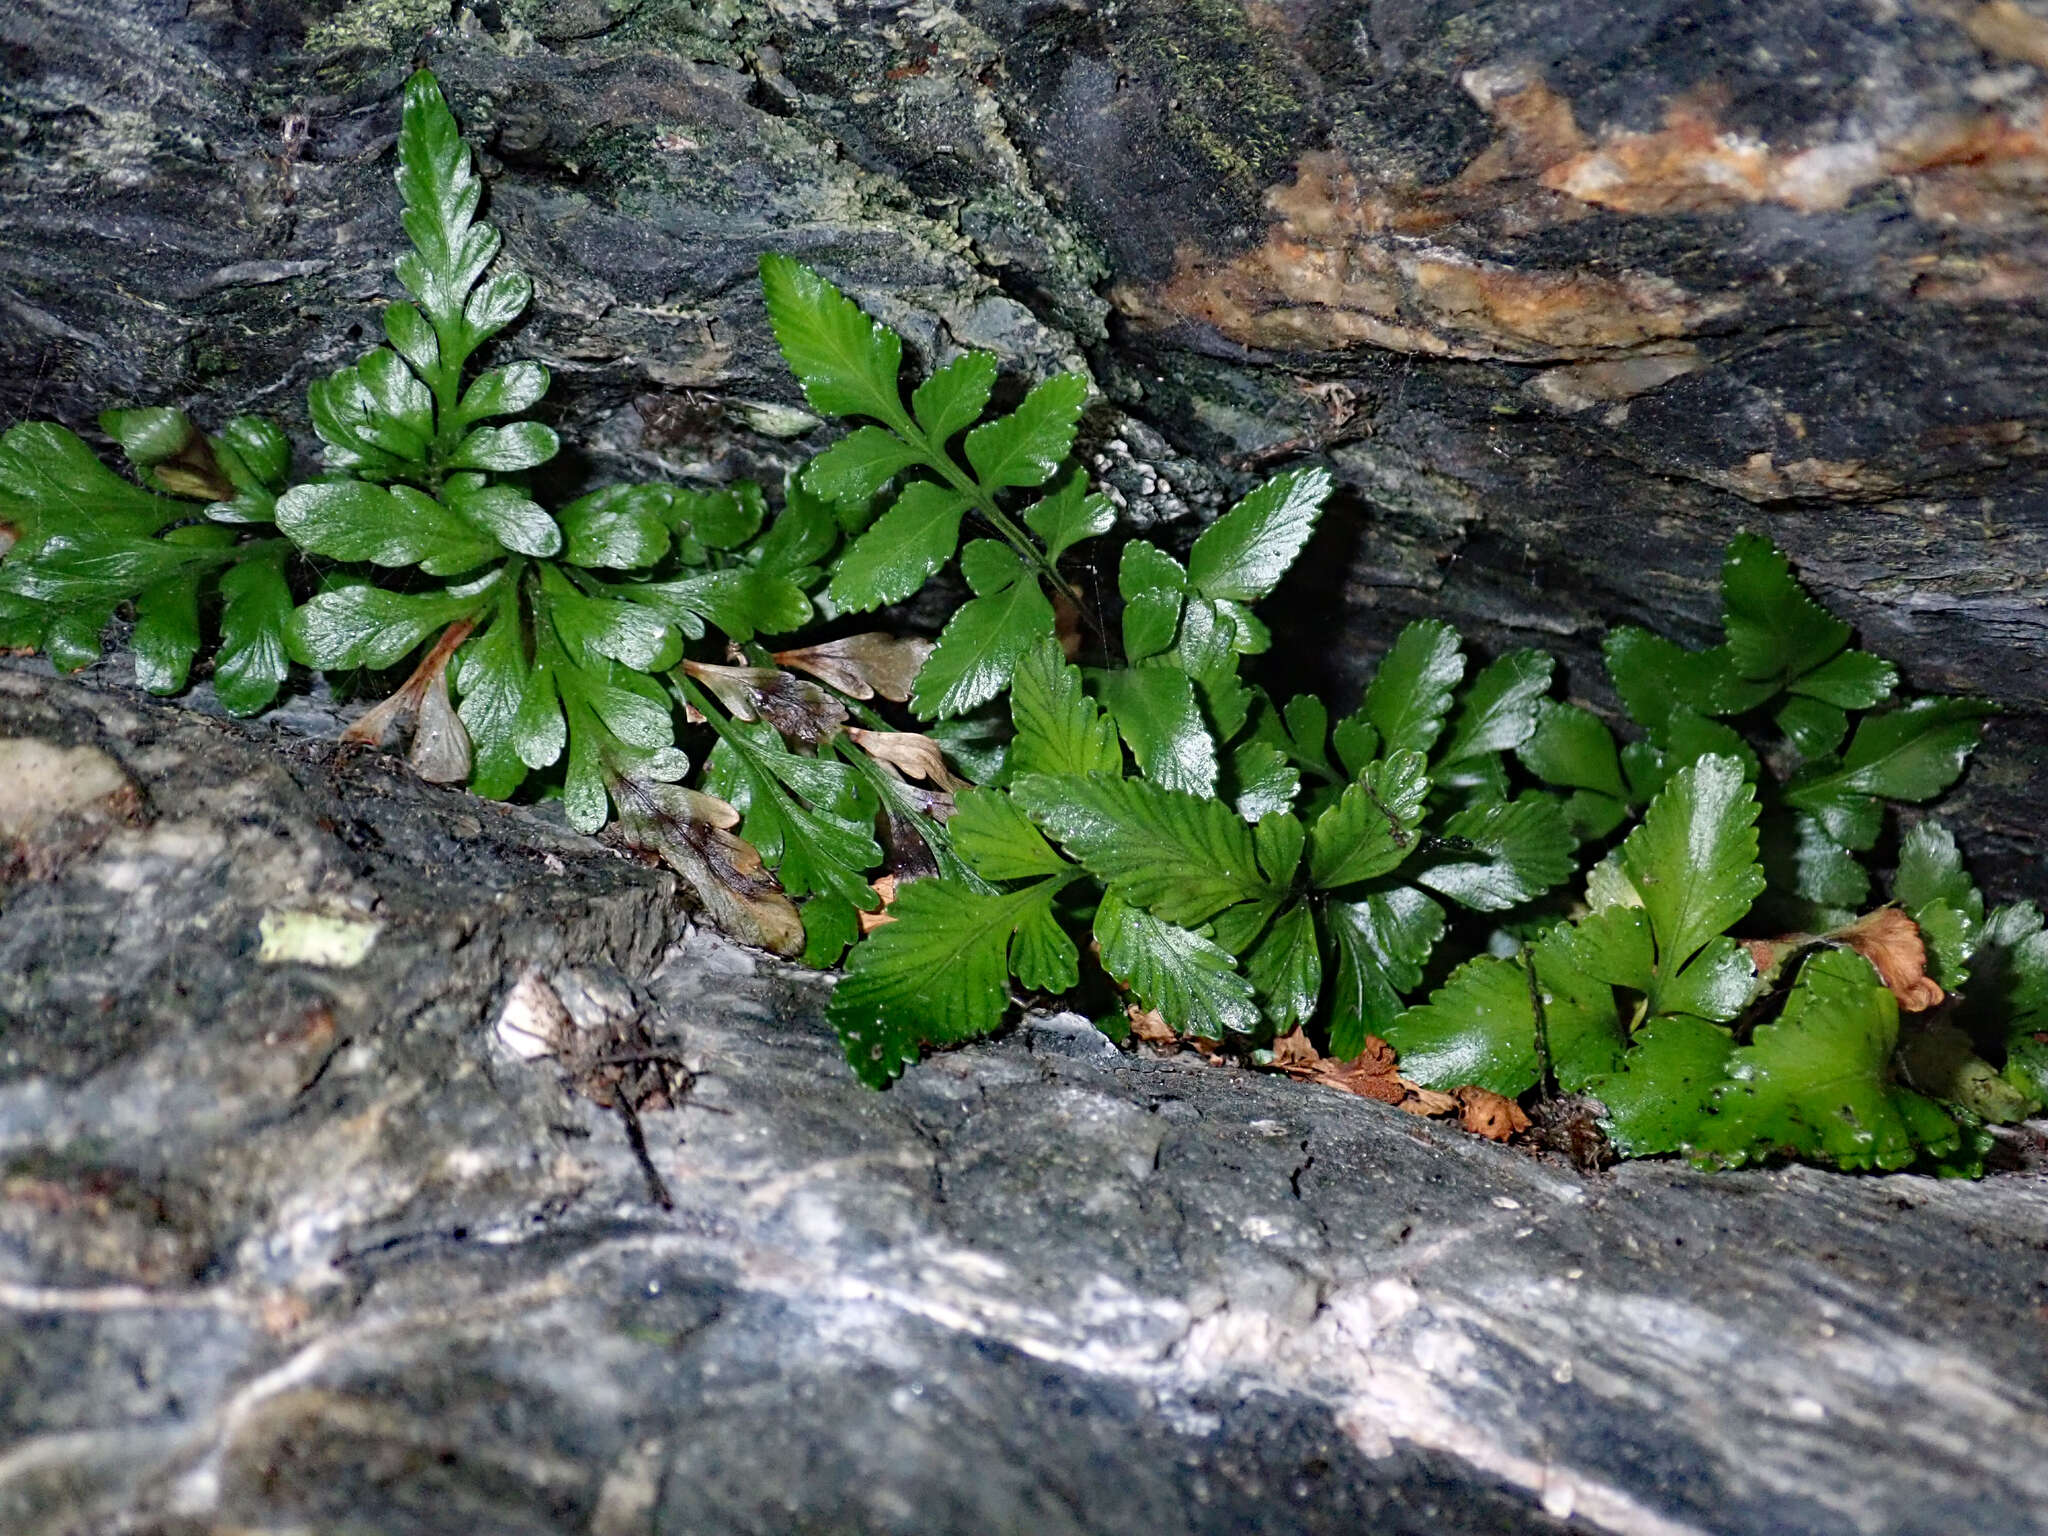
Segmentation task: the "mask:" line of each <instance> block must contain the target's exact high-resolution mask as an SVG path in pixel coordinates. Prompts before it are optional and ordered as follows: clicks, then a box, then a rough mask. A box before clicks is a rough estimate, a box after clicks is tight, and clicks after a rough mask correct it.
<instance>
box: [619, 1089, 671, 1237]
mask: <svg viewBox="0 0 2048 1536" xmlns="http://www.w3.org/2000/svg"><path fill="white" fill-rule="evenodd" d="M612 1107H613V1108H615V1109H616V1110H618V1112H619V1118H620V1119H621V1120H623V1121H625V1122H626V1143H627V1145H629V1146H630V1147H632V1149H633V1156H634V1157H636V1158H638V1159H639V1161H640V1171H641V1173H643V1174H645V1175H646V1177H647V1198H648V1199H650V1200H652V1201H653V1202H654V1203H655V1204H656V1205H658V1206H660V1207H661V1208H662V1209H663V1210H664V1211H672V1210H674V1209H675V1208H676V1203H675V1201H674V1200H673V1199H671V1198H670V1197H669V1192H668V1186H667V1185H666V1184H664V1183H663V1182H662V1181H661V1174H660V1172H659V1171H658V1170H657V1169H656V1168H655V1166H654V1159H653V1158H651V1157H649V1156H648V1155H647V1137H646V1136H645V1134H643V1133H642V1131H641V1129H640V1114H639V1111H638V1110H636V1109H634V1108H633V1106H632V1105H631V1104H629V1103H628V1102H627V1101H626V1100H624V1099H620V1100H619V1101H618V1102H617V1103H616V1104H615V1105H613V1106H612Z"/></svg>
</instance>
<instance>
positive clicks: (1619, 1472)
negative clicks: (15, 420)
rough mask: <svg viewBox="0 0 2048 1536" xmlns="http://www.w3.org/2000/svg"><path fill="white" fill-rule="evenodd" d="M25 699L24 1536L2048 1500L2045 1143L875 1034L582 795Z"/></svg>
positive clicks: (749, 1526)
mask: <svg viewBox="0 0 2048 1536" xmlns="http://www.w3.org/2000/svg"><path fill="white" fill-rule="evenodd" d="M30 757H32V758H33V759H34V760H35V761H36V762H37V763H39V764H41V765H42V766H41V769H40V773H41V775H42V778H41V782H42V783H44V784H45V785H46V786H47V788H48V790H49V793H48V794H47V795H46V796H45V797H43V798H42V800H41V802H40V803H41V804H43V805H44V806H46V807H48V808H49V809H48V810H47V811H46V812H44V813H41V814H38V815H36V816H33V817H29V816H23V817H18V818H14V819H10V820H8V822H7V837H8V847H9V849H10V855H11V856H10V860H9V862H8V864H7V865H6V868H5V874H4V878H5V881H6V884H5V885H4V886H0V1529H4V1530H6V1531H7V1532H8V1533H9V1536H102V1533H104V1536H114V1533H162V1536H200V1533H204V1532H228V1531H286V1530H308V1529H310V1530H319V1531H321V1532H323V1533H336V1536H350V1533H362V1536H372V1533H374V1536H397V1533H404V1536H411V1533H416V1532H417V1533H440V1532H447V1533H450V1536H455V1533H464V1536H470V1533H479V1532H490V1533H493V1536H498V1533H517V1532H534V1533H542V1532H548V1533H560V1532H579V1533H581V1532H588V1533H591V1536H626V1533H634V1536H639V1533H645V1532H660V1533H674V1536H683V1533H689V1536H720V1533H726V1532H735V1533H738V1532H747V1533H755V1532H759V1533H764V1536H765V1533H778V1532H785V1531H791V1530H799V1529H801V1530H813V1531H833V1532H841V1531H843V1532H902V1533H906V1536H908V1533H917V1536H946V1533H954V1532H958V1533H961V1536H966V1533H976V1536H981V1533H988V1532H1011V1531H1016V1532H1023V1531H1029V1532H1032V1533H1034V1536H1036V1533H1060V1532H1072V1533H1081V1532H1088V1533H1102V1536H1124V1533H1128V1532H1131V1531H1139V1530H1158V1531H1189V1532H1215V1533H1218V1536H1221V1533H1225V1532H1234V1531H1244V1530H1252V1529H1257V1530H1260V1531H1266V1532H1323V1531H1328V1532H1337V1531H1360V1530H1372V1531H1375V1532H1388V1533H1406V1532H1412V1533H1416V1536H1422V1533H1431V1536H1447V1533H1450V1536H1456V1533H1468V1532H1469V1533H1501V1536H1507V1533H1521V1532H1544V1531H1558V1532H1563V1531H1566V1530H1576V1531H1588V1532H1591V1531H1613V1532H1623V1533H1630V1536H1682V1533H1693V1532H1699V1533H1704V1532H1709V1531H1712V1532H1716V1533H1746V1532H1755V1533H1759V1536H1761V1533H1766V1532H1769V1533H1784V1532H1813V1533H1827V1536H1835V1533H1841V1536H1851V1533H1856V1536H1874V1533H1879V1532H1925V1533H1929V1536H1932V1533H1936V1532H1942V1533H1947V1532H1954V1531H1959V1530H1972V1531H1987V1532H1988V1531H1999V1532H2021V1531H2038V1530H2048V1515H2044V1513H2043V1512H2044V1511H2048V1306H2044V1303H2048V1266H2044V1264H2043V1261H2042V1255H2043V1250H2044V1248H2048V1239H2044V1237H2043V1233H2044V1232H2048V1182H2044V1180H2042V1179H2041V1178H2039V1177H2036V1176H2017V1175H2016V1176H2010V1177H2005V1178H2000V1179H1995V1180H1992V1181H1989V1182H1986V1183H1983V1184H1979V1185H1961V1184H1942V1183H1934V1182H1930V1181H1927V1180H1923V1179H1915V1178H1902V1177H1891V1178H1845V1177H1839V1176H1832V1175H1827V1174H1821V1173H1812V1172H1806V1171H1798V1170H1794V1171H1787V1172H1776V1173H1744V1174H1730V1175H1721V1176H1715V1177H1707V1176H1702V1175H1697V1174H1694V1173H1692V1172H1690V1171H1688V1170H1686V1169H1685V1168H1683V1167H1676V1166H1672V1165H1668V1164H1644V1165H1632V1166H1629V1167H1627V1168H1625V1169H1623V1170H1622V1171H1620V1172H1618V1173H1615V1174H1612V1175H1605V1176H1592V1177H1588V1176H1583V1175H1581V1174H1578V1173H1576V1172H1573V1171H1571V1170H1569V1169H1568V1168H1566V1167H1563V1166H1561V1165H1557V1164H1552V1163H1546V1162H1542V1161H1538V1160H1536V1159H1534V1158H1532V1157H1531V1156H1529V1155H1528V1154H1525V1153H1523V1152H1520V1151H1516V1150H1510V1149H1505V1148H1501V1147H1497V1146H1494V1145H1492V1144H1489V1143H1485V1142H1480V1141H1477V1140H1475V1139H1473V1138H1470V1137H1466V1136H1463V1135H1461V1134H1460V1133H1458V1132H1456V1131H1454V1130H1451V1129H1447V1128H1445V1127H1441V1126H1438V1125H1435V1124H1431V1123H1426V1122H1420V1121H1416V1120H1413V1119H1410V1118H1408V1117H1406V1116H1404V1115H1401V1114H1400V1113H1398V1112H1397V1111H1394V1110H1391V1109H1388V1108H1386V1107H1384V1106H1381V1105H1378V1104H1373V1103H1369V1102H1366V1101H1363V1100H1358V1099H1353V1098H1349V1097H1347V1096H1344V1095H1342V1094H1338V1093H1335V1092H1332V1091H1330V1090H1327V1089H1323V1088H1317V1087H1307V1086H1301V1085H1297V1084H1294V1083H1291V1082H1288V1081H1286V1080H1283V1079H1277V1078H1264V1077H1257V1076H1254V1075H1251V1074H1248V1073H1244V1072H1239V1071H1233V1070H1223V1069H1217V1068H1212V1067H1208V1066H1204V1065H1201V1064H1199V1062H1197V1061H1195V1060H1193V1059H1191V1058H1177V1059H1172V1060H1151V1059H1143V1058H1136V1057H1130V1056H1125V1055H1121V1054H1119V1053H1118V1052H1117V1051H1116V1050H1114V1049H1113V1048H1111V1047H1110V1046H1109V1045H1108V1043H1107V1042H1106V1041H1105V1040H1104V1039H1103V1038H1102V1037H1101V1036H1099V1035H1097V1034H1096V1033H1095V1032H1094V1031H1093V1030H1092V1029H1090V1028H1089V1027H1088V1026H1087V1025H1085V1024H1084V1023H1082V1022H1081V1021H1079V1020H1078V1019H1073V1018H1071V1017H1067V1018H1055V1019H1050V1020H1039V1021H1036V1022H1034V1023H1032V1024H1030V1025H1028V1026H1027V1027H1024V1028H1021V1029H1019V1030H1017V1031H1014V1032H1012V1033H1011V1034H1010V1035H1008V1036H1007V1037H1005V1038H1002V1039H1000V1040H997V1041H995V1042H992V1043H989V1044H986V1045H982V1046H979V1047H975V1048H973V1049H969V1050H963V1051H960V1052H957V1053H953V1054H950V1055H946V1056H942V1057H939V1058H936V1059H934V1060H932V1061H930V1062H928V1063H926V1064H925V1065H923V1066H921V1067H918V1068H916V1069H914V1070H913V1071H912V1072H911V1073H910V1074H908V1076H906V1077H905V1079H904V1080H903V1081H902V1082H901V1083H900V1084H899V1085H898V1086H897V1087H896V1088H895V1089H893V1090H892V1091H891V1092H889V1093H886V1094H876V1093H872V1092H869V1091H867V1090H865V1089H863V1088H860V1087H859V1086H858V1085H857V1084H855V1082H854V1081H853V1080H852V1078H851V1076H850V1074H849V1073H848V1072H847V1071H846V1069H845V1067H844V1065H843V1063H842V1062H841V1060H840V1058H839V1053H838V1050H837V1047H836V1044H835V1043H834V1041H833V1040H832V1038H831V1036H830V1034H829V1032H828V1031H827V1030H826V1029H825V1028H824V1027H823V1025H822V1023H821V1019H820V1014H821V1008H820V1004H821V1001H822V997H823V994H824V991H825V988H826V986H827V985H828V983H827V982H826V981H825V980H824V979H823V978H821V977H818V976H815V975H812V974H809V973H804V972H800V971H796V970H793V969H790V968H786V967H782V966H780V965H777V964H772V963H769V962H766V961H764V960H762V959H760V958H758V957H756V956H753V955H750V954H748V953H746V952H743V951H740V950H736V949H734V948H732V947H731V946H729V945H726V944H724V943H723V942H721V941H718V940H716V939H714V938H711V937H708V936H706V935H705V934H703V933H701V932H694V931H689V930H688V929H687V927H686V925H685V924H684V923H683V922H682V921H681V919H680V917H679V915H678V913H677V910H676V908H675V905H674V891H673V890H672V888H671V886H670V884H669V882H668V880H667V878H666V877H665V876H663V875H660V874H657V873H653V872H650V871H648V870H646V869H645V868H643V867H642V866H641V865H639V864H636V863H633V862H630V861H628V860H626V859H623V858H621V857H619V856H617V855H616V854H614V853H612V852H611V851H609V850H607V849H605V848H603V847H601V846H600V845H598V844H596V843H593V842H591V841H589V840H586V839H583V838H580V837H576V836H574V835H572V834H569V833H567V832H565V831H563V830H561V829H560V828H559V827H558V826H555V825H553V824H551V823H549V822H548V821H547V820H545V819H544V818H543V817H541V816H539V815H536V814H534V813H531V812H527V811H521V810H508V809H505V808H502V807H498V806H493V805H488V804H485V803H482V802H479V801H476V800H474V799H473V798H471V797H469V796H467V795H464V794H461V793H457V792H454V791H448V790H441V789H434V788H429V787H426V786H423V785H420V784H419V783H417V782H416V781H414V780H412V779H411V778H410V776H409V775H408V773H407V771H406V770H405V769H404V768H403V767H402V766H401V765H399V764H398V763H396V762H395V761H394V760H392V759H389V758H385V757H380V756H374V755H368V754H365V753H362V752H359V751H353V750H347V749H337V748H335V747H333V746H331V745H328V744H325V743H317V742H316V743H308V742H306V741H304V740H303V739H296V740H294V739H285V738H275V737H271V736H270V735H269V734H268V733H267V732H265V731H264V730H263V729H262V728H260V727H248V726H237V725H232V724H228V723H224V722H221V721H217V720H213V719H210V718H207V717H205V716H202V715H198V714H195V713H192V712H189V711H184V710H179V709H175V708H172V707H169V706H166V705H164V704H161V703H158V702H156V701H153V700H149V699H146V698H144V697H142V696H140V695H135V694H133V693H125V692H122V691H119V690H110V689H104V688H103V689H88V688H86V687H83V686H81V685H78V684H75V683H63V682H55V681H51V680H48V679H45V678H42V677H40V676H37V675H35V674H34V673H33V672H26V671H21V670H15V671H0V759H4V760H5V761H10V762H13V761H23V760H27V759H28V758H30ZM9 814H10V815H11V814H12V813H9ZM622 1033H633V1034H637V1037H638V1038H640V1039H642V1040H643V1041H644V1042H645V1043H646V1046H647V1048H648V1049H650V1050H652V1051H653V1052H654V1053H656V1054H661V1053H664V1052H673V1053H675V1054H676V1055H677V1056H679V1057H680V1058H681V1059H682V1061H683V1062H686V1063H687V1065H688V1067H689V1068H690V1069H692V1070H693V1071H694V1072H695V1073H696V1074H697V1077H696V1080H695V1084H694V1088H687V1084H686V1081H685V1080H684V1079H683V1078H682V1077H680V1076H679V1075H678V1076H674V1077H672V1078H671V1079H670V1081H669V1083H668V1087H669V1088H670V1089H671V1090H672V1092H671V1102H672V1104H673V1106H674V1107H672V1108H669V1109H657V1108H654V1107H653V1106H652V1103H651V1102H650V1103H649V1104H648V1105H647V1107H645V1108H644V1109H643V1112H642V1113H641V1114H640V1116H639V1117H638V1123H639V1125H640V1127H641V1129H642V1131H643V1132H644V1136H645V1143H646V1146H647V1149H648V1160H649V1162H650V1163H651V1165H652V1168H653V1170H654V1172H655V1173H656V1174H657V1175H658V1177H659V1179H660V1181H661V1183H662V1185H663V1186H664V1187H665V1190H666V1193H667V1195H668V1197H669V1198H670V1201H671V1204H670V1205H669V1207H668V1208H663V1207H662V1206H661V1205H659V1204H657V1203H655V1201H654V1199H653V1198H652V1193H651V1191H650V1189H649V1187H648V1183H647V1179H646V1170H644V1169H643V1168H642V1167H641V1165H640V1163H639V1160H638V1159H636V1157H635V1155H634V1151H633V1149H632V1143H631V1139H630V1136H629V1134H628V1132H627V1129H626V1127H625V1125H624V1123H623V1121H622V1118H621V1117H620V1116H619V1115H618V1114H616V1113H614V1112H612V1111H610V1110H607V1109H605V1108H602V1107H600V1105H599V1104H598V1103H596V1102H593V1100H592V1098H591V1097H589V1096H588V1095H587V1094H585V1093H579V1092H577V1091H576V1085H577V1083H579V1082H580V1083H582V1084H583V1086H584V1087H586V1088H587V1087H588V1086H589V1081H590V1079H589V1077H588V1069H589V1067H590V1065H591V1058H590V1053H589V1052H588V1051H583V1052H582V1055H581V1056H580V1057H579V1055H578V1052H579V1050H582V1045H583V1044H584V1043H587V1041H588V1040H589V1039H591V1038H593V1037H594V1038H597V1039H600V1040H615V1039H617V1038H618V1037H619V1036H620V1035H621V1034H622ZM536 1041H538V1042H539V1044H540V1045H541V1046H548V1047H552V1048H553V1050H554V1054H552V1055H544V1054H540V1051H539V1048H538V1047H537V1045H536ZM686 1089H687V1091H686Z"/></svg>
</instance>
